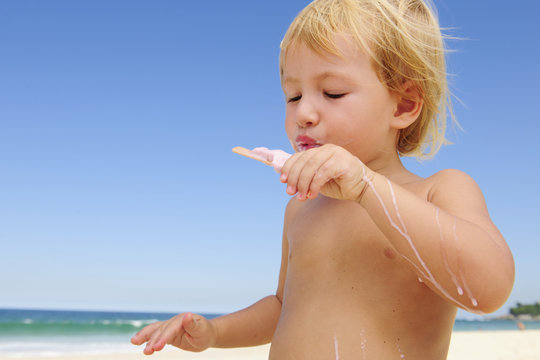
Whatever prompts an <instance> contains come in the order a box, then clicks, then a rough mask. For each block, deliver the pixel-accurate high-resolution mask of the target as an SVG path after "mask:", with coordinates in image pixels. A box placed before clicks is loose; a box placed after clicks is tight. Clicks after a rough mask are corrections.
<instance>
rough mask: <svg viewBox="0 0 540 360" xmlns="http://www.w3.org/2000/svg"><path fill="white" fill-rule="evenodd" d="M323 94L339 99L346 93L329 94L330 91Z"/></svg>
mask: <svg viewBox="0 0 540 360" xmlns="http://www.w3.org/2000/svg"><path fill="white" fill-rule="evenodd" d="M324 95H325V96H326V97H328V98H330V99H340V98H342V97H344V96H345V95H346V94H330V93H327V92H325V93H324Z"/></svg>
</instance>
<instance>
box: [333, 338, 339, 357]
mask: <svg viewBox="0 0 540 360" xmlns="http://www.w3.org/2000/svg"><path fill="white" fill-rule="evenodd" d="M334 351H335V353H336V360H339V350H338V341H337V337H336V334H334Z"/></svg>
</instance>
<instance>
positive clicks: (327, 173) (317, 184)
mask: <svg viewBox="0 0 540 360" xmlns="http://www.w3.org/2000/svg"><path fill="white" fill-rule="evenodd" d="M338 171H339V169H337V168H336V159H335V157H330V158H328V159H327V160H326V161H325V162H324V163H323V164H321V166H320V167H319V169H318V170H317V173H316V174H315V176H314V177H313V179H312V181H311V184H310V185H309V191H308V194H307V197H308V198H309V199H314V198H316V197H317V196H318V195H319V193H320V192H321V189H322V188H323V187H324V186H325V185H326V184H328V182H329V181H331V180H333V179H336V178H337V177H339V173H338Z"/></svg>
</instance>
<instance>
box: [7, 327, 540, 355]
mask: <svg viewBox="0 0 540 360" xmlns="http://www.w3.org/2000/svg"><path fill="white" fill-rule="evenodd" d="M268 349H269V345H265V346H260V347H255V348H244V349H210V350H208V351H205V352H202V353H189V352H183V351H180V350H177V349H173V348H168V349H165V350H164V351H163V352H161V353H157V354H154V355H152V356H151V357H148V356H145V355H143V354H142V353H134V354H114V355H93V356H88V355H85V356H64V357H54V358H51V357H48V358H47V359H49V360H140V359H156V360H159V359H162V360H173V359H175V360H180V359H182V360H218V359H219V360H247V359H251V360H264V359H267V357H268ZM4 359H6V360H7V359H8V358H5V357H1V356H0V360H4ZM18 359H22V360H30V358H18ZM538 359H540V330H525V331H472V332H469V331H459V332H454V334H453V336H452V343H451V345H450V352H449V355H448V360H538ZM32 360H35V359H32ZM306 360H307V359H306ZM377 360H378V359H377Z"/></svg>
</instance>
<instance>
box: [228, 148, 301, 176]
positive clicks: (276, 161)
mask: <svg viewBox="0 0 540 360" xmlns="http://www.w3.org/2000/svg"><path fill="white" fill-rule="evenodd" d="M232 151H233V152H234V153H235V154H239V155H243V156H246V157H248V158H250V159H253V160H257V161H260V162H262V163H263V164H266V165H269V166H273V167H274V170H276V171H277V172H279V171H280V170H281V168H282V167H283V164H285V161H287V159H288V158H290V157H291V154H288V153H286V152H285V151H283V150H270V149H268V148H265V147H257V148H255V149H253V150H249V149H246V148H244V147H241V146H237V147H235V148H233V149H232Z"/></svg>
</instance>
